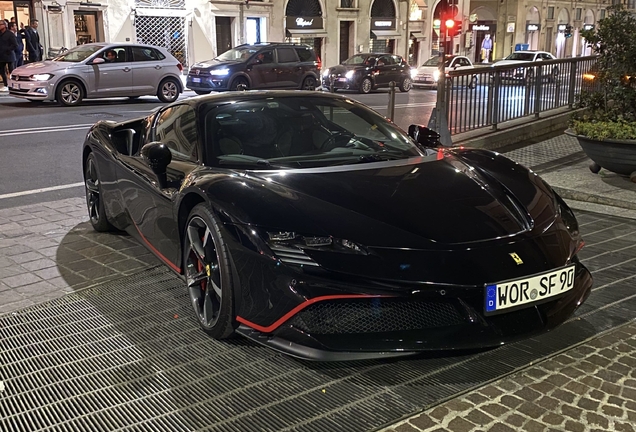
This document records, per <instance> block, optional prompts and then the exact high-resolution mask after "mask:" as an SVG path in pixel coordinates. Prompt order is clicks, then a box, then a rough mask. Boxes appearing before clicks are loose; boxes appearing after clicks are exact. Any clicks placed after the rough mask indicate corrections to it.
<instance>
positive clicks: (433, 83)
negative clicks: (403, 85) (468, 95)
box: [411, 55, 477, 88]
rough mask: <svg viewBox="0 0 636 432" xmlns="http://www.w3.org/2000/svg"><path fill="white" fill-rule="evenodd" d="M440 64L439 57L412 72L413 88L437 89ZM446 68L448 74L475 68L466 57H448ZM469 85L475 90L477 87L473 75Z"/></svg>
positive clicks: (475, 78)
mask: <svg viewBox="0 0 636 432" xmlns="http://www.w3.org/2000/svg"><path fill="white" fill-rule="evenodd" d="M438 63H439V57H431V58H430V59H428V60H427V61H426V63H424V64H423V65H422V66H420V67H419V68H417V69H413V70H412V71H411V75H412V77H413V87H437V81H438V80H439V69H438ZM444 68H445V70H446V72H449V71H458V70H466V69H474V68H475V66H474V65H473V62H471V61H470V59H469V58H468V57H466V56H455V55H447V56H446V61H445V63H444ZM447 77H448V75H447ZM467 85H468V87H470V88H475V86H476V85H477V76H476V75H473V76H472V77H470V81H468V83H467Z"/></svg>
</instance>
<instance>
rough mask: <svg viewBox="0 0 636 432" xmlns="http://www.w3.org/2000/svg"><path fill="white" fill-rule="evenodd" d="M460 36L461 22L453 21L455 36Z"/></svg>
mask: <svg viewBox="0 0 636 432" xmlns="http://www.w3.org/2000/svg"><path fill="white" fill-rule="evenodd" d="M460 34H462V22H461V20H459V21H455V35H460Z"/></svg>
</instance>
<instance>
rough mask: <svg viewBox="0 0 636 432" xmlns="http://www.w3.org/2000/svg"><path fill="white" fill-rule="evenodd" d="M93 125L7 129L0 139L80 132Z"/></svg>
mask: <svg viewBox="0 0 636 432" xmlns="http://www.w3.org/2000/svg"><path fill="white" fill-rule="evenodd" d="M94 124H95V123H87V124H79V125H78V124H75V125H64V126H47V127H39V128H28V129H9V130H6V131H2V132H0V137H5V136H13V135H29V134H39V133H52V132H67V131H74V130H82V129H88V128H89V127H91V126H93V125H94Z"/></svg>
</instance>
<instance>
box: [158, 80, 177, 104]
mask: <svg viewBox="0 0 636 432" xmlns="http://www.w3.org/2000/svg"><path fill="white" fill-rule="evenodd" d="M161 93H162V94H163V97H164V98H165V99H166V100H175V99H176V98H177V97H178V96H179V89H178V88H177V85H176V84H175V83H174V81H166V82H165V83H163V86H162V87H161Z"/></svg>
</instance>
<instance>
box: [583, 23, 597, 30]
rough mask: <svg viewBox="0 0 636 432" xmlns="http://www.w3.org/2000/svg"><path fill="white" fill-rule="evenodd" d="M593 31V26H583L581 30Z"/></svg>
mask: <svg viewBox="0 0 636 432" xmlns="http://www.w3.org/2000/svg"><path fill="white" fill-rule="evenodd" d="M592 29H594V24H583V30H592Z"/></svg>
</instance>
